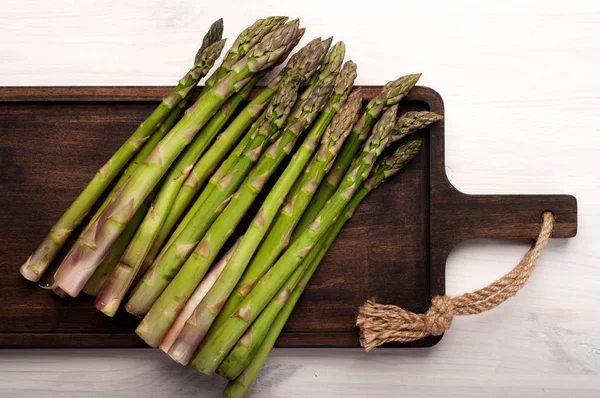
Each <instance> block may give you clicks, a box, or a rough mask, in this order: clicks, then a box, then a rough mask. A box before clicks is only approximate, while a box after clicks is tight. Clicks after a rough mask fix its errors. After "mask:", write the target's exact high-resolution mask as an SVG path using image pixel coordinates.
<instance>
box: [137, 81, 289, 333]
mask: <svg viewBox="0 0 600 398" xmlns="http://www.w3.org/2000/svg"><path fill="white" fill-rule="evenodd" d="M298 85H299V81H298V79H289V80H288V81H287V82H286V83H285V84H283V85H282V86H281V87H280V88H279V90H278V92H277V93H276V94H275V96H274V97H273V100H272V101H271V102H270V103H269V106H268V108H267V110H266V111H265V114H264V120H262V121H261V122H260V123H259V124H256V123H255V128H253V129H252V130H253V132H252V136H253V137H252V139H251V141H250V143H249V144H248V146H247V147H246V148H245V149H244V153H243V154H241V156H240V157H239V159H238V161H237V163H236V164H235V165H234V166H233V167H232V169H231V170H230V171H229V172H228V173H227V174H226V175H224V176H223V177H222V178H221V179H220V181H219V183H218V185H217V187H216V188H215V190H214V191H213V192H212V194H211V195H210V196H209V197H208V198H207V199H206V201H205V203H204V205H203V206H202V207H201V208H200V209H199V210H198V212H197V213H196V215H195V216H194V219H192V220H190V222H189V224H188V225H187V226H186V228H185V229H184V230H183V231H182V232H181V234H180V235H179V236H178V237H177V239H176V240H175V241H174V242H173V243H172V244H171V245H170V246H169V247H168V248H167V249H166V251H165V252H164V254H163V255H161V256H160V257H159V259H158V261H157V262H156V264H155V265H154V266H153V267H152V268H151V269H150V270H148V272H146V275H145V276H144V278H143V279H142V280H141V281H140V283H139V284H138V286H137V287H136V289H135V292H134V293H133V295H132V296H131V298H130V300H129V301H128V303H127V305H126V306H125V309H126V310H127V311H129V312H130V313H132V314H134V315H138V316H140V315H144V314H146V313H147V312H148V311H149V309H150V307H151V306H152V305H153V304H154V302H155V301H156V299H157V298H158V297H159V296H160V295H161V293H162V292H163V290H165V288H166V287H167V285H168V284H169V282H170V281H171V280H172V279H173V277H175V275H176V274H177V273H178V271H179V268H180V267H181V265H182V264H183V263H184V262H185V260H186V259H187V257H188V255H189V254H190V252H191V251H192V250H193V249H194V247H196V245H197V244H198V239H199V238H201V237H202V236H204V233H205V232H206V230H207V229H208V227H210V225H211V224H212V222H213V221H214V219H215V218H216V217H217V216H218V214H220V212H221V211H222V210H223V208H224V207H225V206H226V205H227V202H228V201H229V199H230V196H231V195H232V194H233V193H234V192H235V190H236V189H237V188H238V187H239V185H240V184H241V182H242V179H243V178H244V177H245V175H246V173H247V172H248V171H249V170H250V168H251V167H252V166H253V165H254V163H256V161H257V160H258V157H259V156H260V154H261V153H262V152H263V148H264V147H265V145H266V142H267V141H268V140H269V139H270V137H271V136H272V135H273V134H275V133H277V131H278V130H279V129H280V128H281V127H282V126H283V124H284V123H285V121H286V119H287V116H288V114H289V111H290V109H291V107H292V105H293V103H294V102H295V100H296V97H297V91H298ZM215 254H216V253H215ZM194 287H195V286H194ZM138 329H139V328H138ZM161 337H162V336H161ZM158 343H160V341H158V342H157V343H156V344H158Z"/></svg>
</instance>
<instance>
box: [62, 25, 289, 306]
mask: <svg viewBox="0 0 600 398" xmlns="http://www.w3.org/2000/svg"><path fill="white" fill-rule="evenodd" d="M297 30H298V21H294V22H291V23H288V24H286V25H284V26H282V27H281V28H279V29H277V30H275V31H273V32H271V33H269V34H268V35H266V36H265V38H264V39H263V41H261V42H260V43H259V44H258V45H257V46H256V47H255V48H254V49H253V50H252V51H251V52H250V53H248V54H247V55H246V56H245V57H244V58H242V60H240V61H239V62H238V63H237V64H236V65H235V66H234V67H233V68H232V71H231V72H229V74H227V75H226V76H225V77H224V78H223V79H221V80H220V81H219V82H217V83H216V84H215V86H214V87H213V88H212V89H210V90H209V91H208V92H206V93H205V94H204V95H203V96H202V97H200V99H199V100H198V101H196V103H195V104H194V105H193V106H192V107H191V108H189V109H188V110H187V111H186V113H185V115H184V117H183V118H182V120H180V121H179V123H177V125H176V126H175V127H174V128H173V129H172V130H171V131H170V132H169V134H167V136H166V137H165V138H164V139H163V140H162V141H161V142H160V143H159V144H158V145H157V146H156V147H155V149H154V150H153V151H152V153H151V154H150V155H149V156H148V158H147V159H146V161H145V162H144V163H143V164H142V165H140V167H138V169H137V170H136V171H135V173H134V174H133V175H132V176H131V178H130V179H129V181H128V182H127V184H125V186H123V189H122V190H121V192H120V193H119V195H118V196H117V197H116V198H115V201H113V202H112V203H111V204H110V205H109V206H108V207H107V208H106V209H105V210H104V212H103V213H102V215H101V216H100V217H99V218H98V220H97V221H96V222H95V223H94V225H92V227H91V228H90V229H89V230H88V231H87V233H85V234H84V236H82V238H81V239H80V241H79V242H78V243H76V245H75V246H74V249H73V250H72V251H71V253H70V254H69V255H68V256H67V258H66V259H65V260H64V261H63V263H62V264H61V266H60V267H59V269H58V272H57V274H56V281H57V283H58V285H59V287H60V288H61V289H63V290H64V291H65V292H67V294H69V295H71V296H76V295H77V294H78V293H79V291H80V290H81V288H82V287H83V285H85V283H86V282H87V280H88V279H89V277H90V276H91V274H92V273H93V272H94V271H95V269H96V267H97V266H98V264H99V263H100V262H101V260H102V258H104V256H105V255H106V252H107V250H108V248H109V247H110V246H111V245H112V244H113V243H114V241H115V240H116V238H117V237H118V235H119V234H120V233H121V231H122V230H123V228H124V225H125V224H126V223H127V221H129V219H131V216H133V213H134V212H135V211H136V210H137V208H138V207H139V206H140V204H141V202H142V201H143V200H144V199H145V197H146V196H147V195H148V194H149V193H150V191H151V190H152V188H153V187H154V186H155V185H156V184H157V183H158V182H159V180H160V179H161V178H162V176H163V175H164V173H165V172H166V170H167V169H168V168H169V167H170V165H171V164H172V163H173V161H174V160H175V158H177V156H178V155H179V153H180V152H181V151H182V150H183V149H184V148H185V147H186V146H187V145H188V144H189V143H190V141H191V140H192V139H193V138H194V136H195V135H196V133H197V132H198V131H199V130H200V129H201V128H202V127H203V126H204V124H205V123H206V122H207V121H208V119H209V118H210V117H211V116H212V115H213V114H214V113H215V112H216V111H217V110H218V108H219V107H221V106H222V105H223V103H224V102H225V101H226V100H227V99H228V98H229V96H231V95H232V94H233V93H234V92H237V91H239V90H240V89H241V88H242V87H243V86H244V85H245V84H246V83H247V82H248V80H249V79H250V78H251V77H252V75H253V74H254V73H257V72H260V71H261V70H263V69H265V68H268V67H269V66H270V65H271V64H272V63H273V62H275V61H276V60H277V58H279V56H280V55H282V54H283V53H284V52H285V50H286V47H287V45H288V44H289V42H290V41H292V40H293V39H294V38H295V37H296V33H297ZM216 45H217V44H214V45H212V46H210V47H209V48H208V49H207V50H206V51H207V57H206V65H205V66H206V68H205V69H206V70H208V69H210V67H211V66H212V64H213V63H214V59H215V58H216V54H219V53H220V51H221V49H222V48H223V42H219V43H218V47H216Z"/></svg>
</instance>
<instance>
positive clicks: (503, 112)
mask: <svg viewBox="0 0 600 398" xmlns="http://www.w3.org/2000/svg"><path fill="white" fill-rule="evenodd" d="M252 4H253V6H252V7H248V6H247V3H246V2H243V1H242V0H230V1H229V2H228V3H227V8H226V9H221V8H220V9H219V10H221V11H222V13H220V14H218V15H217V14H215V10H214V6H213V5H214V3H212V2H209V1H207V0H195V1H191V0H173V1H170V2H164V1H162V2H159V1H142V0H130V1H125V2H124V1H116V0H105V1H101V2H99V1H89V2H81V1H77V0H60V1H58V0H47V1H43V2H40V1H37V0H35V1H34V0H20V1H1V0H0V21H1V22H2V25H1V26H2V28H0V30H1V31H2V33H3V34H2V35H0V85H8V86H22V85H30V86H56V85H64V86H72V85H81V86H112V85H124V86H132V85H138V86H139V85H150V86H157V85H158V86H166V85H171V84H173V83H174V82H175V81H176V80H177V79H178V78H179V77H180V74H181V73H183V72H185V71H186V70H187V69H188V66H189V62H190V61H191V57H192V56H193V54H194V52H195V49H196V46H197V45H198V42H199V40H200V37H201V36H202V33H203V32H202V31H203V29H205V28H206V26H208V24H209V23H210V22H211V21H212V20H214V19H215V18H216V17H218V16H223V17H224V18H225V25H226V35H227V36H228V37H229V39H230V40H231V39H232V38H233V36H234V35H235V34H236V33H237V32H239V31H240V30H241V29H242V28H243V27H245V26H246V25H247V24H248V23H249V22H250V21H251V20H252V19H254V18H258V17H261V16H264V15H266V14H273V13H277V12H280V13H286V14H290V15H294V16H299V17H300V19H301V20H302V24H303V25H304V26H306V28H307V35H306V39H305V40H304V42H306V41H307V40H310V39H312V38H314V37H316V36H321V35H322V36H323V37H326V36H328V35H335V38H336V39H341V40H344V41H345V42H346V44H347V46H348V58H349V59H353V60H354V61H355V62H357V64H358V65H359V76H358V80H357V83H358V84H382V83H383V82H385V81H388V80H390V79H393V78H395V77H397V76H398V75H399V74H405V73H412V72H417V71H421V72H423V73H424V74H423V77H422V78H421V83H420V84H424V85H427V86H430V87H435V88H436V90H437V91H439V92H440V93H441V94H442V95H443V97H444V101H445V105H446V113H447V115H446V122H445V140H446V142H445V147H446V153H445V155H446V172H447V174H448V177H449V179H450V181H451V182H452V183H453V184H454V185H455V186H456V187H457V188H459V189H460V190H461V191H463V192H467V193H477V194H506V193H521V194H532V193H565V194H567V193H570V194H574V195H575V196H576V197H577V199H578V207H579V209H578V210H579V220H578V223H579V225H578V234H577V237H576V238H574V239H567V240H562V239H555V240H552V241H551V242H550V244H549V245H548V247H547V248H546V249H545V251H544V254H543V255H542V257H541V258H540V262H539V264H538V267H537V268H536V270H535V272H534V273H533V275H532V277H531V279H530V281H529V282H528V283H527V285H526V286H525V288H524V289H523V290H522V291H521V292H519V294H518V295H517V296H516V297H514V298H512V299H511V300H509V301H508V302H506V303H505V304H503V305H502V306H501V307H499V308H497V309H495V310H494V311H491V312H489V313H486V314H482V315H480V316H474V317H466V318H457V319H455V320H454V322H453V324H452V329H451V330H450V331H449V332H448V333H446V335H445V336H444V339H443V341H442V342H441V343H440V344H438V345H436V346H435V347H433V348H431V349H415V350H397V349H380V350H375V351H373V352H371V353H369V354H365V353H364V352H362V351H361V350H360V349H323V348H320V349H275V350H274V352H273V353H272V355H271V356H270V358H269V361H268V363H267V365H266V366H265V368H264V370H263V372H262V375H261V377H260V379H259V380H258V381H257V383H256V385H255V388H254V394H253V395H252V396H253V397H259V398H262V397H273V398H288V397H290V396H297V397H308V396H310V397H315V398H332V397H357V398H362V397H365V396H369V397H397V396H399V395H401V396H403V397H424V396H427V397H444V398H445V397H449V396H452V397H474V398H475V397H476V398H481V397H506V396H512V397H527V398H529V397H545V398H547V397H560V398H563V397H567V396H568V397H596V396H599V395H600V377H599V375H600V354H599V352H600V351H598V350H599V349H600V340H599V336H598V330H599V329H600V318H598V316H597V312H598V309H597V306H598V302H600V290H599V289H598V282H597V281H598V280H599V279H600V267H599V266H598V264H599V263H600V246H599V245H598V244H597V241H598V236H600V212H599V211H598V209H599V208H600V186H599V184H598V170H599V169H600V157H599V156H598V155H597V154H598V153H599V151H600V132H599V131H598V126H600V112H598V109H600V94H599V93H600V79H598V65H599V64H600V39H599V38H600V14H599V13H598V3H597V1H594V0H573V1H570V2H564V1H560V0H546V1H542V0H530V1H522V0H519V1H517V0H506V1H502V2H481V1H477V0H457V1H453V2H448V1H444V0H432V1H430V2H428V3H426V4H421V3H414V2H412V3H408V2H403V1H397V0H396V1H391V0H386V1H381V2H377V3H370V4H369V5H370V6H369V7H364V6H363V7H361V8H360V9H357V8H356V7H351V6H347V3H344V4H345V5H346V6H344V7H338V5H339V4H340V3H339V2H337V1H330V2H323V1H320V0H304V1H302V2H295V3H294V2H286V3H282V2H279V3H275V2H272V1H268V0H257V1H255V2H253V3H252ZM317 9H318V10H319V11H318V12H316V11H315V10H317ZM207 10H210V11H207ZM217 12H218V11H217ZM399 16H401V17H399ZM375 37H377V40H375ZM408 41H413V42H417V45H401V46H399V45H398V44H399V43H407V42H408ZM157 50H159V51H157ZM149 54H157V55H156V56H155V57H150V59H151V62H147V61H148V60H149V57H148V55H149ZM142 64H143V65H144V66H140V65H142ZM528 245H529V242H528V241H527V240H518V241H513V240H511V241H506V240H498V239H478V240H475V241H469V242H467V243H464V244H461V245H459V246H457V247H456V248H455V249H454V250H453V251H452V252H451V253H450V255H449V257H448V261H447V264H446V269H447V272H446V291H447V292H448V293H449V294H461V293H464V292H466V291H470V290H473V289H476V288H479V287H481V286H484V285H485V284H487V283H489V282H490V281H491V280H493V279H494V278H497V277H499V276H501V275H502V274H503V273H504V272H506V271H508V270H509V269H510V268H511V267H512V266H514V264H516V262H517V261H518V260H519V258H520V256H521V255H522V254H523V253H524V252H525V250H526V249H527V247H528ZM0 251H1V252H2V253H4V250H3V248H0ZM223 386H224V383H223V380H221V379H219V378H207V377H202V376H199V375H197V374H196V373H194V372H190V371H189V370H188V369H185V368H183V367H180V366H178V365H176V364H174V363H173V362H172V361H171V360H170V359H169V358H168V357H166V356H164V355H161V353H159V352H156V351H153V350H146V349H142V350H131V349H102V350H69V349H52V350H39V349H34V350H29V349H19V350H7V349H4V350H0V397H2V398H13V397H24V398H34V397H35V398H38V397H42V396H43V397H51V398H54V397H60V398H79V397H94V398H96V397H106V396H110V397H128V398H132V397H139V398H142V397H144V398H145V397H149V396H153V397H198V396H200V397H218V396H220V392H221V391H222V388H223Z"/></svg>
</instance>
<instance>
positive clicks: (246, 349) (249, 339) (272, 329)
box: [218, 141, 421, 389]
mask: <svg viewBox="0 0 600 398" xmlns="http://www.w3.org/2000/svg"><path fill="white" fill-rule="evenodd" d="M420 146H421V142H420V141H412V142H410V143H408V144H406V145H404V146H402V147H400V148H397V149H396V150H395V151H394V152H393V153H392V154H391V155H388V156H386V157H385V158H383V159H381V160H380V161H379V162H378V164H377V165H376V166H375V167H374V170H373V172H372V173H371V175H370V176H369V178H368V179H367V180H366V181H365V182H364V183H363V184H362V185H361V187H360V188H359V189H358V190H357V191H356V193H355V194H354V195H353V196H352V199H350V201H349V202H348V204H347V205H346V207H345V208H344V211H343V213H342V215H341V216H340V218H339V219H338V220H337V221H336V222H335V223H334V224H333V225H332V226H331V227H330V229H329V230H328V231H327V233H326V234H325V236H323V237H322V238H321V239H320V240H319V242H318V243H317V245H316V246H315V248H314V249H313V250H311V252H310V254H309V255H308V256H307V257H306V259H304V261H303V262H302V265H301V266H300V267H298V268H297V269H296V271H294V274H292V276H290V278H289V279H288V280H287V281H286V284H285V285H284V287H283V288H282V289H281V290H280V291H279V293H278V294H277V296H276V297H275V298H274V299H272V300H271V302H270V303H269V305H268V306H267V307H266V308H265V309H264V310H263V311H262V312H261V313H260V315H259V316H258V318H257V319H256V320H255V321H254V323H253V324H252V326H251V327H250V328H249V329H248V330H247V331H246V333H244V335H243V336H242V338H240V340H239V341H238V342H237V344H236V345H235V347H234V348H233V350H232V351H231V352H230V353H229V355H228V356H227V358H225V360H224V361H223V362H222V363H221V365H220V366H219V369H218V371H219V373H220V374H221V375H222V376H224V377H226V378H228V379H231V380H233V379H236V378H238V377H240V374H241V373H242V371H244V369H248V370H247V371H246V374H245V377H241V378H240V379H239V380H238V379H236V380H238V381H241V382H240V383H236V384H241V386H247V388H249V387H250V385H251V384H252V381H253V380H254V377H255V376H256V374H254V377H249V376H250V374H251V373H250V372H254V371H256V372H257V371H258V370H259V369H260V367H261V366H262V364H263V362H264V360H265V359H266V355H264V354H263V355H261V353H265V352H266V354H268V352H269V351H270V349H271V348H272V347H273V344H274V343H275V341H276V339H277V337H278V336H279V333H280V332H281V329H282V328H283V326H284V325H285V323H286V321H287V319H288V318H289V316H290V314H291V313H292V311H293V309H294V307H295V305H296V303H297V302H298V299H299V298H300V296H301V294H302V292H303V291H304V288H305V287H306V285H307V284H308V282H309V280H310V278H311V277H312V275H313V273H314V272H315V270H316V269H317V267H318V266H319V264H320V263H321V260H322V259H323V257H324V256H325V253H326V252H327V251H328V250H329V247H330V246H331V244H332V243H333V242H334V240H335V239H336V237H337V236H338V234H339V233H340V231H341V230H342V228H343V226H344V225H345V224H346V222H347V221H348V220H349V219H350V218H351V217H352V215H353V214H354V211H355V210H356V208H357V207H358V206H359V204H360V203H361V202H362V200H363V199H364V198H365V197H366V196H367V195H368V194H369V193H370V192H371V191H372V190H374V189H375V188H377V187H378V186H379V185H380V184H381V183H382V182H384V181H385V180H386V179H388V178H389V177H391V176H392V175H394V174H395V173H397V172H398V171H399V170H400V169H402V168H403V167H404V166H405V165H406V164H408V162H409V161H410V160H412V159H413V158H414V156H415V155H416V154H417V152H418V151H419V148H420ZM298 273H300V275H298ZM300 276H301V278H300ZM298 279H300V282H299V283H298ZM296 285H297V286H296ZM291 286H296V287H295V288H294V287H291ZM252 364H253V365H252ZM257 366H258V367H257ZM255 367H257V368H256V370H253V369H254V368H255ZM233 384H234V383H230V385H233ZM241 386H239V387H235V389H238V388H240V387H241ZM228 388H233V387H229V386H228Z"/></svg>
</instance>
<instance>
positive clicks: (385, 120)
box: [191, 106, 397, 374]
mask: <svg viewBox="0 0 600 398" xmlns="http://www.w3.org/2000/svg"><path fill="white" fill-rule="evenodd" d="M396 111H397V107H396V106H392V107H390V108H389V109H388V110H387V111H386V112H385V113H384V114H383V116H382V117H381V120H379V121H378V122H377V124H375V126H374V128H373V133H372V134H371V136H370V137H369V139H368V140H367V142H366V143H365V145H364V147H363V150H362V152H361V154H360V155H359V156H358V158H357V159H356V160H354V161H353V162H352V165H351V167H350V169H349V170H348V172H347V173H346V174H345V176H344V179H343V181H342V183H341V184H340V186H339V188H338V189H337V191H336V192H335V193H334V195H333V196H332V197H331V199H330V200H329V202H328V204H327V206H325V207H324V208H323V209H322V210H321V211H320V212H319V214H318V215H317V217H316V218H315V220H314V221H313V222H312V223H311V224H310V226H309V227H308V228H307V229H306V230H305V231H303V232H302V234H300V236H298V238H297V239H296V240H295V241H294V242H293V243H292V244H291V245H290V246H289V248H288V249H287V250H286V251H284V252H283V253H282V255H281V257H280V258H279V260H277V262H276V263H275V264H274V265H273V267H271V269H270V270H269V271H268V272H267V273H266V274H265V275H264V276H263V277H262V278H261V279H260V280H259V281H258V282H257V283H256V285H255V286H254V288H253V289H252V291H251V292H250V293H249V294H248V296H246V298H245V299H244V300H243V301H242V303H241V304H240V305H239V307H238V309H237V311H236V312H235V313H234V314H233V315H232V316H231V317H230V318H229V319H228V320H227V321H226V322H225V323H224V324H223V325H222V326H221V327H220V328H219V329H218V330H215V332H214V333H212V334H211V336H209V338H207V339H204V341H203V342H202V344H201V345H200V348H199V349H198V351H197V352H196V354H195V356H194V358H193V359H192V361H191V366H192V367H193V368H194V369H196V370H198V371H199V372H202V373H205V374H212V373H214V372H215V370H216V369H217V367H218V366H219V365H220V363H221V362H222V361H223V359H224V358H225V356H226V355H227V354H228V353H229V351H230V350H231V349H232V348H233V345H234V344H235V343H236V342H237V340H238V339H239V338H240V337H241V336H242V334H243V333H244V332H245V331H246V329H247V328H248V327H249V326H250V324H251V323H252V322H253V321H254V320H255V319H256V317H257V316H258V315H259V314H260V312H261V311H262V310H263V308H264V307H265V306H266V305H267V304H268V303H269V301H271V299H272V298H273V296H274V295H275V294H276V293H277V291H278V290H279V289H280V288H281V286H282V285H283V284H284V283H285V281H286V280H287V279H288V278H289V276H290V275H291V274H292V273H293V272H294V270H295V269H296V268H297V267H298V265H299V264H300V263H301V262H302V260H303V259H304V258H305V257H306V256H307V255H308V253H310V251H311V249H312V247H313V246H314V245H315V243H317V241H318V240H319V239H320V238H321V237H322V236H323V235H324V234H325V232H326V231H327V229H329V227H330V226H331V225H333V223H334V222H335V220H336V219H337V218H338V217H339V215H340V213H341V212H342V210H343V209H344V207H345V206H346V204H347V203H348V201H349V200H350V199H351V197H352V195H353V194H354V192H355V191H356V190H357V189H358V187H359V186H360V185H361V183H362V182H363V181H364V180H365V179H366V178H367V176H368V175H369V173H370V171H371V169H372V167H373V164H374V163H375V161H376V160H377V158H378V157H379V155H380V154H381V151H383V149H384V148H385V147H386V145H387V144H388V142H389V140H390V136H391V132H392V128H393V126H394V121H395V119H396Z"/></svg>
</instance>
